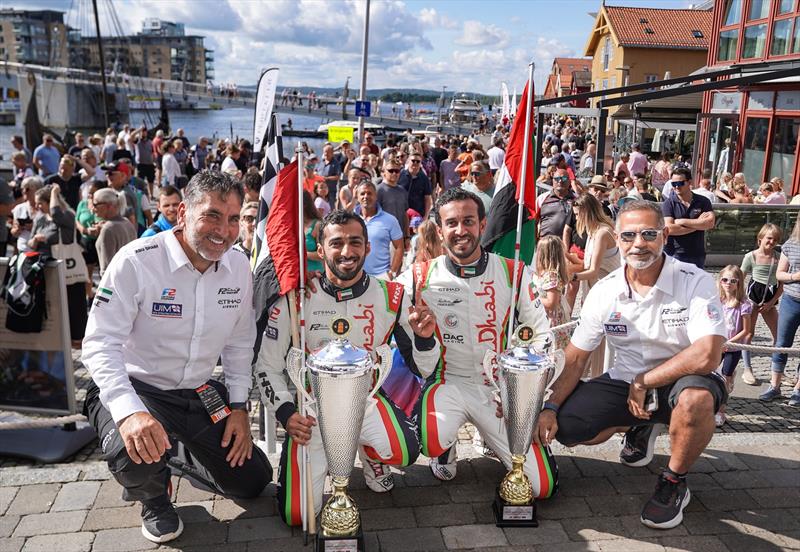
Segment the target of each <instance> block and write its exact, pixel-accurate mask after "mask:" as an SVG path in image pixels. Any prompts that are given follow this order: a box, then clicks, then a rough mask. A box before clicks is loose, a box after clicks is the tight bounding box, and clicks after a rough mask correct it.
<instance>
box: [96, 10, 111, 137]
mask: <svg viewBox="0 0 800 552" xmlns="http://www.w3.org/2000/svg"><path fill="white" fill-rule="evenodd" d="M92 8H93V9H94V26H95V28H96V29H97V49H98V50H99V52H100V79H101V81H102V83H103V117H104V120H105V123H106V127H105V128H108V88H107V86H106V60H105V56H104V55H103V38H102V37H101V36H100V17H99V16H98V15H97V0H92Z"/></svg>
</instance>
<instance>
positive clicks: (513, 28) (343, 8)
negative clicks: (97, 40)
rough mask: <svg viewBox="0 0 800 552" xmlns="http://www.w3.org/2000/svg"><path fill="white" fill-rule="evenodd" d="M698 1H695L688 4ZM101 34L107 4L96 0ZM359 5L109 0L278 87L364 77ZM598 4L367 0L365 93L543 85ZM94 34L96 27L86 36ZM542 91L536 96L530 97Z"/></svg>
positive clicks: (676, 3)
mask: <svg viewBox="0 0 800 552" xmlns="http://www.w3.org/2000/svg"><path fill="white" fill-rule="evenodd" d="M607 3H608V4H609V5H625V6H646V7H660V8H678V7H681V8H685V7H688V6H689V5H690V3H691V2H690V1H689V0H610V1H608V2H607ZM695 3H697V0H695ZM98 5H99V9H100V20H101V29H102V33H103V34H107V33H109V32H110V29H111V25H110V24H109V21H110V17H109V11H110V6H111V0H98ZM365 5H366V0H113V9H114V11H115V12H116V15H117V18H118V19H119V21H120V23H121V24H122V26H123V27H124V28H125V29H126V30H127V32H128V33H129V34H134V33H136V32H138V31H140V30H141V27H142V21H143V20H144V19H145V18H146V17H157V18H160V19H163V20H166V21H174V22H179V23H184V25H185V26H186V31H187V34H198V35H202V36H204V37H205V43H206V47H207V48H210V49H213V50H214V56H215V63H214V71H215V81H216V82H218V83H224V82H235V83H237V84H239V85H242V84H254V83H255V82H256V80H257V78H258V75H259V74H260V71H261V69H262V68H267V67H278V68H279V69H280V71H281V73H280V77H279V81H278V84H279V85H282V86H324V87H342V86H343V84H344V81H345V79H346V78H347V77H348V76H349V77H351V84H350V87H351V89H357V88H358V86H359V82H360V78H361V76H360V75H361V59H362V57H361V50H362V43H363V31H364V14H365ZM0 6H2V7H4V8H9V7H13V8H17V9H35V8H47V9H58V10H63V11H65V12H67V15H66V16H65V22H66V23H68V24H71V25H72V26H73V27H78V28H82V29H88V27H89V26H90V25H92V24H93V23H92V21H91V11H90V10H91V2H90V0H28V1H27V2H8V1H7V0H0ZM599 8H600V0H592V1H586V0H560V1H552V0H436V1H434V0H405V1H403V0H372V2H371V8H370V28H369V63H368V70H367V89H374V88H426V89H433V90H441V88H442V86H446V87H447V90H448V92H458V91H469V92H477V93H483V94H497V93H499V90H500V85H501V82H503V81H505V82H507V83H508V87H509V90H511V91H513V89H514V88H515V87H516V89H517V91H518V93H519V92H521V91H522V88H523V86H524V85H525V81H526V80H527V76H528V63H530V62H531V61H533V62H534V64H535V72H534V81H535V83H536V87H537V91H539V90H543V88H544V83H545V82H546V79H547V74H548V72H549V71H550V67H551V65H552V62H553V58H554V57H581V56H582V55H583V52H584V47H585V44H586V41H587V39H588V37H589V32H590V31H591V29H592V26H593V24H594V19H593V18H592V17H590V15H589V13H590V12H596V11H597V10H599ZM91 32H92V33H93V30H92V31H91ZM539 93H541V92H539Z"/></svg>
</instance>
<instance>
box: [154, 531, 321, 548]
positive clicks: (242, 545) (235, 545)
mask: <svg viewBox="0 0 800 552" xmlns="http://www.w3.org/2000/svg"><path fill="white" fill-rule="evenodd" d="M182 539H183V535H181V536H180V537H179V538H178V539H175V540H174V541H172V542H170V543H169V544H175V546H177V547H179V548H172V547H170V546H169V545H167V546H166V547H165V546H164V545H162V546H160V547H159V548H158V552H247V551H248V549H249V550H252V551H254V552H263V551H264V550H267V549H265V548H264V546H263V545H261V547H260V548H249V547H248V543H246V542H237V543H233V544H219V543H218V544H209V545H207V546H206V545H198V546H192V545H186V546H185V545H180V544H176V543H179V542H181V540H182ZM271 544H272V541H270V545H271ZM301 544H302V541H301ZM268 550H270V552H272V551H273V550H275V551H280V552H283V551H284V550H287V549H286V548H274V549H273V548H269V549H268ZM288 550H304V549H303V548H297V549H295V548H290V549H288ZM308 550H309V551H310V550H312V548H308Z"/></svg>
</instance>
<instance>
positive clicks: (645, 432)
mask: <svg viewBox="0 0 800 552" xmlns="http://www.w3.org/2000/svg"><path fill="white" fill-rule="evenodd" d="M663 427H664V424H650V425H642V426H634V427H632V428H630V429H629V430H628V431H627V432H625V436H624V437H623V439H622V450H621V451H620V452H619V461H620V462H622V463H623V464H625V465H626V466H629V467H631V468H641V467H642V466H646V465H647V464H649V463H650V462H651V460H653V451H654V450H655V445H656V438H657V437H658V435H659V434H660V433H661V430H662V428H663Z"/></svg>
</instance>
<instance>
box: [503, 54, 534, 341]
mask: <svg viewBox="0 0 800 552" xmlns="http://www.w3.org/2000/svg"><path fill="white" fill-rule="evenodd" d="M533 69H534V63H533V62H530V63H529V64H528V98H527V102H526V105H525V136H524V139H523V142H522V169H521V171H520V174H519V176H517V178H519V179H520V181H521V182H520V185H519V201H518V202H517V235H516V238H515V240H514V279H513V280H512V281H511V313H512V315H511V316H509V317H508V333H507V337H506V342H507V343H508V344H509V345H511V336H512V335H514V315H513V313H514V309H515V307H516V304H517V291H518V290H517V281H518V279H519V271H520V268H519V247H520V245H519V244H520V242H521V241H522V214H523V213H524V211H525V185H526V184H528V182H527V180H528V148H529V146H530V139H531V118H532V117H531V106H532V105H533V92H534V90H533ZM512 176H513V175H512Z"/></svg>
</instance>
